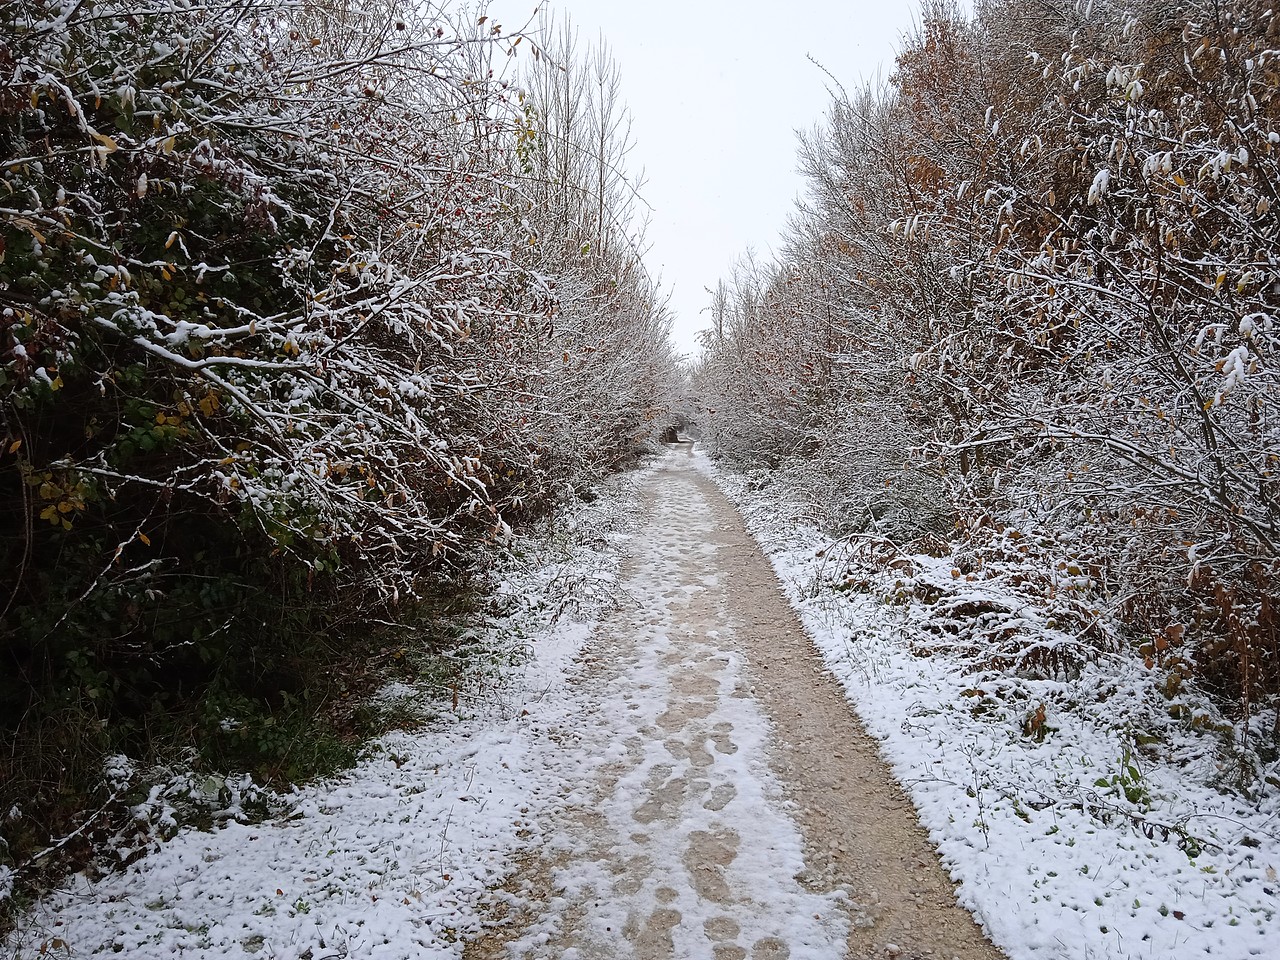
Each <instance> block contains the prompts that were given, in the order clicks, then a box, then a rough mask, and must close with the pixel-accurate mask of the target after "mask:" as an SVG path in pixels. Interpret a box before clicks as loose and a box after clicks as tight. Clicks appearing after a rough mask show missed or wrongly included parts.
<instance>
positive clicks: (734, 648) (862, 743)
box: [468, 448, 1001, 960]
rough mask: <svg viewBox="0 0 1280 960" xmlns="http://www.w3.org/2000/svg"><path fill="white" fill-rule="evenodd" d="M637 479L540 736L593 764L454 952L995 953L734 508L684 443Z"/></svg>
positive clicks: (642, 959)
mask: <svg viewBox="0 0 1280 960" xmlns="http://www.w3.org/2000/svg"><path fill="white" fill-rule="evenodd" d="M643 496H644V497H645V499H646V507H647V510H646V526H645V528H644V529H643V530H642V531H641V532H640V533H639V534H638V535H637V536H636V537H635V539H634V541H633V546H632V550H631V553H630V556H629V557H628V559H627V562H626V564H625V566H624V570H623V575H624V584H623V587H624V590H625V591H626V594H627V596H629V597H630V599H631V605H630V606H629V607H628V608H627V609H624V610H622V611H620V612H619V613H618V614H617V615H616V616H615V617H613V618H612V620H611V621H610V622H608V623H606V624H605V626H604V628H603V629H602V630H601V632H600V634H599V635H598V636H597V638H596V639H595V641H594V642H593V643H592V644H591V645H590V646H589V647H588V648H587V651H586V653H585V655H584V657H583V661H582V664H581V668H580V671H579V673H578V677H577V680H576V686H577V690H576V691H575V696H578V697H579V698H580V701H581V703H582V709H581V711H580V712H579V714H578V716H577V720H576V722H574V723H573V724H572V726H568V725H566V726H565V727H564V728H562V729H559V730H558V731H556V733H555V736H556V738H557V740H558V741H559V742H560V743H561V744H563V746H564V749H565V750H566V751H572V752H575V753H581V754H583V755H586V756H589V757H592V758H594V760H593V761H592V763H591V764H590V765H588V767H587V768H586V769H584V771H583V780H582V782H581V784H580V785H579V787H578V788H577V789H575V790H573V791H572V792H571V793H570V795H569V796H568V797H567V798H566V801H567V802H566V805H565V808H564V812H563V814H562V815H561V819H560V821H558V822H556V823H552V824H544V825H543V833H544V836H545V837H547V838H548V839H547V842H546V843H545V845H544V846H543V848H542V850H541V851H540V853H539V856H538V858H536V859H535V860H534V861H533V862H529V863H527V864H526V865H525V868H524V869H523V870H522V871H521V874H520V876H521V882H520V885H519V888H518V889H513V890H512V893H514V894H516V899H515V902H517V903H521V904H522V906H521V907H520V908H518V909H516V910H515V911H514V912H513V915H512V916H510V917H509V918H508V924H507V926H506V927H505V928H503V929H502V930H501V931H499V933H498V934H495V935H493V936H490V937H488V938H487V939H485V940H482V941H479V942H477V943H474V944H471V945H470V946H469V948H468V958H469V960H490V958H492V960H497V958H500V957H520V958H531V960H543V958H552V957H555V958H563V960H597V958H598V960H604V958H609V960H613V958H619V960H623V958H631V957H634V958H639V960H651V958H652V960H656V958H677V960H700V958H707V960H784V958H787V960H808V958H813V960H828V958H835V957H841V956H845V957H853V958H871V957H877V958H879V957H898V958H902V960H909V958H920V960H924V958H930V960H934V958H942V960H947V958H960V960H979V958H983V960H987V958H990V960H995V958H998V957H1000V956H1001V955H1000V953H999V952H998V951H997V950H996V949H995V948H994V947H993V946H991V944H990V943H989V942H988V941H987V940H986V938H985V937H984V936H983V934H982V931H981V930H980V929H979V927H978V926H977V925H976V924H975V923H974V922H973V920H972V918H971V917H970V916H969V914H968V913H966V912H965V911H964V910H962V909H961V908H959V907H958V906H957V905H956V903H955V899H954V895H953V890H952V886H951V883H950V881H949V880H948V878H947V877H946V875H945V874H944V873H943V871H942V869H941V868H940V866H939V864H938V859H937V856H936V854H935V852H934V851H933V849H932V848H931V846H930V845H929V843H928V840H927V837H926V836H925V834H924V831H923V830H922V829H921V827H920V826H919V824H918V822H917V820H916V818H915V815H914V812H913V810H912V808H911V805H910V803H909V802H908V801H907V800H906V798H905V797H904V796H903V794H902V792H901V790H900V789H899V788H898V786H897V785H896V784H895V783H894V782H893V780H892V778H891V776H890V774H889V771H888V769H887V767H886V766H885V764H884V763H883V762H882V761H881V760H880V758H879V756H878V754H877V752H876V747H875V744H874V742H873V741H872V740H871V739H870V738H869V737H868V736H867V735H866V733H865V732H864V731H863V730H862V728H861V726H860V724H859V723H858V721H857V719H856V718H855V717H854V715H853V713H852V711H851V709H850V708H849V706H848V705H847V703H846V702H845V700H844V698H843V697H842V695H841V693H840V691H839V689H838V688H837V686H836V684H835V682H834V681H833V680H831V679H830V678H829V677H828V675H827V674H826V672H825V670H824V668H823V666H822V664H821V661H820V659H819V657H818V655H817V653H816V652H815V651H814V650H813V649H812V647H811V645H810V643H809V642H808V640H807V638H806V637H805V635H804V632H803V630H802V628H801V627H800V625H799V623H798V622H797V620H796V618H795V616H794V614H793V612H792V610H791V608H790V607H789V606H788V604H787V602H786V600H785V599H784V598H783V596H782V594H781V591H780V588H779V585H778V582H777V580H776V579H775V577H774V574H773V571H772V569H771V567H770V566H769V563H768V561H767V560H766V559H765V558H764V557H763V556H762V555H761V553H760V551H759V549H758V547H757V546H756V544H755V543H754V542H753V541H752V540H751V538H750V536H749V535H748V534H747V533H746V531H745V530H744V529H743V526H742V523H741V520H740V519H739V517H738V515H737V513H736V511H735V510H734V509H733V507H732V505H731V504H730V503H729V502H728V501H727V500H726V499H725V497H724V495H723V494H721V493H720V491H719V490H718V489H717V488H716V487H715V485H714V484H712V483H711V482H710V481H709V480H707V479H706V478H705V477H703V476H702V475H701V474H699V473H698V472H697V471H696V470H695V469H694V467H693V465H692V461H691V458H690V457H689V456H688V452H687V450H681V449H679V448H677V449H676V451H674V452H673V453H672V454H671V455H669V456H668V457H667V458H666V460H665V461H663V463H662V465H661V466H660V467H659V468H658V469H657V470H656V471H654V472H653V473H652V474H651V475H650V476H649V478H648V479H647V480H646V484H645V487H644V490H643Z"/></svg>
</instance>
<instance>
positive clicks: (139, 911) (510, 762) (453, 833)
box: [0, 486, 636, 960]
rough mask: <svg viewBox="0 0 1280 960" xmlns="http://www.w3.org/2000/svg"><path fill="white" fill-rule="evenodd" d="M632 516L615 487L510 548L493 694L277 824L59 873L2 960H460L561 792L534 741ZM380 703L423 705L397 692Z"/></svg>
mask: <svg viewBox="0 0 1280 960" xmlns="http://www.w3.org/2000/svg"><path fill="white" fill-rule="evenodd" d="M635 506H636V504H635V497H634V487H633V486H632V487H630V488H628V489H627V490H623V491H616V490H615V491H613V492H612V493H610V494H608V495H606V496H605V497H604V498H602V499H601V500H599V501H597V502H596V503H595V504H593V505H591V506H590V507H588V508H586V509H584V510H582V511H581V512H580V513H579V514H578V515H577V516H576V517H575V518H567V519H566V520H565V521H564V527H563V529H562V531H561V534H560V542H559V543H558V544H552V545H550V546H549V545H548V544H546V543H541V544H538V543H532V542H526V543H524V544H523V545H522V549H523V551H524V552H525V554H526V556H525V559H524V560H523V562H521V563H518V564H514V565H513V566H512V568H511V570H510V571H509V573H508V575H507V577H506V579H505V580H504V581H503V582H502V583H501V584H500V588H499V591H498V592H499V594H500V595H501V596H500V597H499V598H498V599H499V601H501V603H500V605H501V606H502V607H503V609H504V610H505V611H506V613H505V614H504V615H503V617H502V618H501V619H499V620H497V621H496V622H492V623H491V624H490V625H489V628H488V634H489V636H488V640H489V643H490V644H491V645H492V646H493V647H494V649H496V650H498V651H500V652H505V654H510V653H511V650H510V648H511V646H512V645H513V644H517V645H521V644H528V647H529V651H530V653H531V658H530V659H529V660H528V662H527V663H526V664H524V666H523V667H522V668H519V669H516V670H513V671H511V672H510V673H509V674H508V675H507V676H506V678H505V682H504V683H503V684H502V686H501V689H499V690H498V691H496V693H495V692H494V691H493V690H492V688H490V689H489V690H488V691H487V692H485V693H484V694H483V695H480V696H477V697H475V698H473V699H470V700H466V699H464V702H463V703H462V704H461V708H460V711H459V714H458V715H456V716H453V715H450V716H448V717H447V718H446V719H445V720H443V721H435V722H432V723H430V724H428V725H427V726H425V727H424V728H421V729H416V730H414V731H412V732H393V733H391V734H388V735H386V736H384V737H382V738H380V739H379V740H378V741H377V742H376V743H374V744H373V745H372V747H371V749H370V751H369V753H368V756H367V757H366V758H365V759H364V760H363V761H362V762H361V763H360V764H359V765H358V766H357V767H356V768H355V769H353V770H351V771H350V772H349V773H348V774H347V775H345V776H342V777H339V778H336V779H334V780H332V781H329V782H324V783H318V784H315V785H312V786H309V787H306V788H304V789H300V790H298V791H297V792H296V793H295V794H294V795H293V796H292V797H290V798H288V803H289V805H290V808H291V810H290V812H289V813H288V814H287V815H285V816H283V817H280V818H278V819H274V820H270V821H266V822H261V823H242V822H237V821H236V820H231V821H230V822H228V823H227V824H226V825H225V826H224V827H222V828H220V829H217V830H214V831H212V832H201V831H196V830H184V831H182V832H180V833H179V834H178V835H177V836H176V837H175V838H174V839H172V840H170V841H168V842H167V843H164V844H162V845H160V846H159V848H158V849H157V850H155V851H154V852H152V853H150V854H149V855H147V856H146V857H144V858H143V859H141V860H139V861H138V862H137V863H135V864H134V865H133V866H131V867H129V868H127V869H126V870H125V871H123V872H120V873H116V874H113V875H110V876H107V877H106V878H104V879H102V880H100V881H97V882H91V881H89V880H88V879H86V878H84V877H83V876H76V877H73V878H72V879H71V881H70V882H69V883H68V884H67V885H66V886H65V887H64V888H63V889H62V890H60V891H57V892H56V893H54V894H52V895H50V896H48V897H47V898H46V899H45V900H44V901H42V902H41V903H39V904H37V906H36V907H35V909H34V910H33V911H32V912H31V913H30V915H29V916H28V917H27V918H26V919H25V920H24V921H23V922H22V924H21V926H20V927H19V929H18V930H17V931H16V932H15V934H14V935H13V936H12V937H11V938H10V939H9V941H8V942H7V943H6V944H4V946H3V951H2V952H3V953H4V954H5V955H6V956H8V955H15V956H17V957H32V958H33V957H36V956H46V955H56V956H69V957H72V958H80V957H91V956H124V957H128V958H130V960H145V958H151V957H155V958H160V957H170V956H173V955H174V954H176V953H179V952H180V953H182V955H183V956H186V957H190V958H200V957H208V958H214V957H217V958H235V957H245V958H247V957H253V958H256V960H265V958H280V960H285V958H288V960H295V958H296V960H322V958H337V957H346V956H359V957H362V958H369V960H381V958H386V960H396V958H405V960H408V958H414V960H430V958H445V957H449V958H456V957H460V956H461V953H462V942H463V938H464V937H466V936H468V935H472V934H474V933H475V932H476V931H478V930H479V929H480V927H481V922H482V917H483V916H484V915H485V913H486V911H487V910H488V908H489V907H490V906H491V904H492V899H493V891H494V890H495V888H496V887H498V886H499V885H500V883H501V882H502V881H503V880H504V878H506V877H507V876H508V875H509V874H510V873H511V871H512V869H513V867H514V858H515V857H516V856H517V855H518V854H519V852H520V851H522V850H523V849H525V848H527V847H529V846H539V845H541V844H542V843H543V842H544V838H542V837H541V836H540V835H539V827H538V825H539V823H540V822H542V821H543V820H544V819H546V815H547V811H548V810H549V809H550V808H553V807H556V806H558V805H560V804H562V803H563V802H564V799H565V797H567V796H569V795H570V794H571V793H572V791H573V790H574V789H575V782H576V772H575V770H574V768H573V764H572V762H570V760H568V759H563V760H560V761H557V760H556V757H555V756H554V755H552V754H551V753H550V751H549V747H548V745H549V742H550V741H549V738H548V736H547V732H548V731H549V730H550V729H552V728H558V727H561V726H563V725H565V724H566V723H568V722H570V721H571V720H572V719H573V717H574V716H575V715H576V714H577V713H578V712H579V711H580V706H581V705H580V704H578V703H576V702H575V701H574V700H573V698H572V697H570V696H568V695H567V693H566V684H567V681H568V677H569V674H570V672H571V670H572V664H573V660H574V658H575V656H576V655H577V653H578V652H579V651H580V650H581V648H582V646H583V644H584V643H586V641H587V640H588V639H589V638H590V636H591V635H592V632H593V631H594V630H595V629H596V626H597V625H598V622H599V619H600V618H601V617H602V616H603V615H604V613H605V612H607V610H608V608H609V607H610V606H611V605H613V604H614V603H615V602H616V598H615V596H614V594H615V591H616V587H617V572H618V564H619V561H620V553H621V550H622V548H623V546H624V544H625V543H626V541H627V538H628V534H627V533H626V532H625V530H624V527H625V525H626V523H629V522H631V521H632V520H634V516H635ZM624 517H625V518H629V519H627V520H626V522H624V521H623V520H621V519H619V518H624ZM505 654H504V655H505ZM380 693H381V696H382V698H383V699H384V700H388V701H405V700H412V699H414V698H415V696H417V697H419V698H425V697H426V696H428V695H427V694H426V693H425V692H423V691H415V690H414V689H413V688H401V687H400V686H395V687H391V686H389V687H388V688H384V690H382V691H380ZM434 706H439V707H440V708H441V709H442V710H443V712H445V713H448V712H449V705H448V704H444V705H438V704H436V705H434ZM3 881H4V878H3V877H0V883H3Z"/></svg>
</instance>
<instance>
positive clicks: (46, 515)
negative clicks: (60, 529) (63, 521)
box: [40, 503, 58, 523]
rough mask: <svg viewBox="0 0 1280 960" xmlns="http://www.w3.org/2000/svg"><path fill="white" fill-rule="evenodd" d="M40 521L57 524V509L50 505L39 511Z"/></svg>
mask: <svg viewBox="0 0 1280 960" xmlns="http://www.w3.org/2000/svg"><path fill="white" fill-rule="evenodd" d="M40 519H41V520H48V521H49V522H50V523H57V522H58V508H57V507H56V506H54V505H53V504H52V503H51V504H49V506H47V507H45V508H44V509H43V510H41V511H40Z"/></svg>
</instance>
